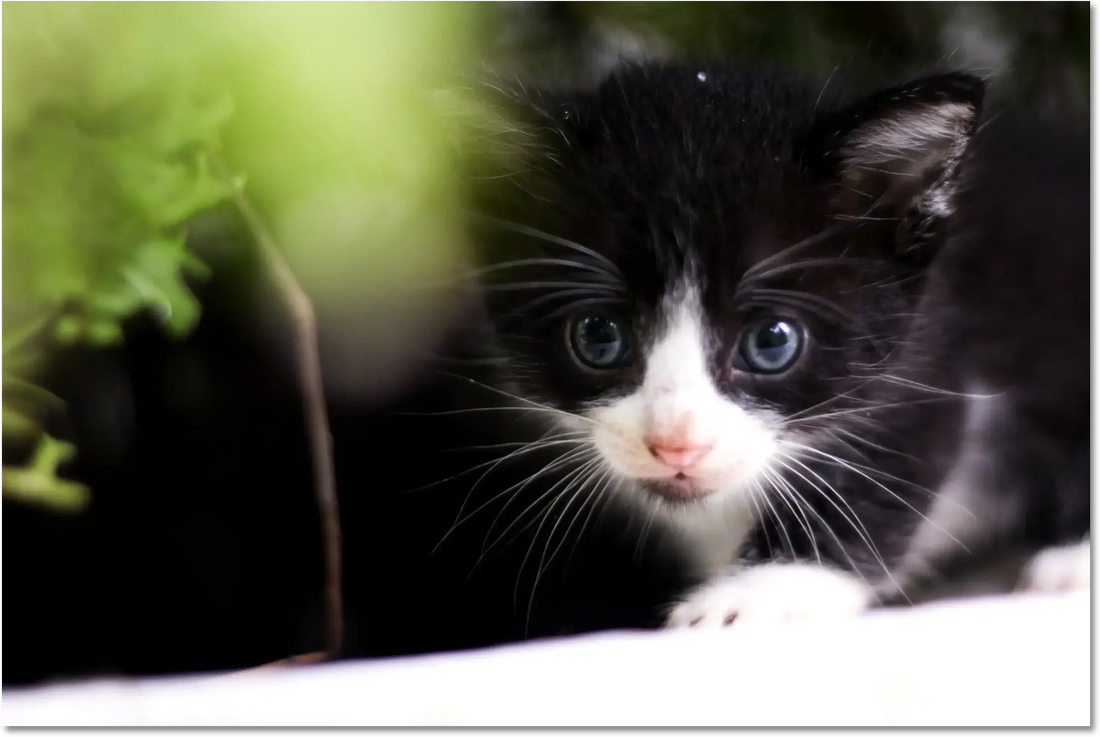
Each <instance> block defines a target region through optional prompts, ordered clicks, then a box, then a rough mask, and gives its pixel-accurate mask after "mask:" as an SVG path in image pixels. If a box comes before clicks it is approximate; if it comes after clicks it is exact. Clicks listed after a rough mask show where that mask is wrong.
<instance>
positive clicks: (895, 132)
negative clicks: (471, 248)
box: [478, 65, 1089, 623]
mask: <svg viewBox="0 0 1100 737" xmlns="http://www.w3.org/2000/svg"><path fill="white" fill-rule="evenodd" d="M826 94H827V92H826V91H825V90H821V89H820V88H819V87H811V86H807V85H806V84H804V83H802V82H799V81H797V80H794V79H791V78H789V77H787V76H785V75H783V74H780V73H776V72H773V71H770V70H759V69H751V68H744V67H739V66H736V65H726V66H711V67H691V68H688V67H683V66H641V67H627V68H625V69H623V70H621V71H619V72H617V73H616V74H614V75H613V76H612V77H611V78H610V79H609V80H608V81H606V82H605V83H604V84H602V85H601V86H600V87H599V88H598V89H596V90H594V91H590V92H583V93H578V94H576V95H571V96H561V95H559V96H556V97H555V98H553V99H550V98H548V97H539V96H535V97H533V98H531V97H528V98H527V99H526V100H525V101H524V106H523V107H524V109H526V110H527V113H526V116H527V117H526V121H525V122H527V123H528V124H529V128H528V132H527V134H526V135H527V140H526V143H527V144H530V143H531V142H532V141H534V142H537V145H535V146H530V145H528V148H530V149H532V150H533V155H532V156H530V157H529V159H528V161H527V165H526V168H524V169H523V170H522V171H510V172H507V174H508V176H506V177H504V178H502V179H500V180H495V181H496V182H497V184H496V186H495V187H493V189H492V191H491V192H489V194H488V195H487V196H486V197H485V199H483V200H481V201H480V202H479V203H478V204H479V210H480V211H481V214H482V215H488V217H486V218H483V219H481V220H479V222H480V223H481V224H482V225H484V226H485V227H484V228H482V229H480V230H479V235H480V238H481V241H482V243H483V244H485V245H486V253H487V254H489V255H488V258H489V260H490V261H491V263H492V266H491V268H490V269H489V270H487V272H486V275H485V279H484V281H485V286H486V295H487V304H488V306H489V309H490V312H491V314H492V316H493V319H494V322H495V325H496V327H497V330H498V338H499V343H500V349H501V351H502V355H503V356H504V358H505V359H506V365H507V366H510V367H511V370H510V371H509V370H508V369H506V372H507V386H508V387H509V389H508V390H509V391H510V392H513V393H516V394H518V395H519V396H521V397H522V398H523V400H522V401H524V402H527V403H530V402H537V403H538V404H539V405H542V406H549V407H550V408H552V410H553V413H554V414H553V417H552V421H551V422H550V423H549V426H553V427H556V428H557V429H558V430H559V431H565V432H572V433H575V434H574V435H573V436H571V437H572V438H574V439H575V442H576V443H577V445H578V447H585V448H589V449H593V448H594V449H595V450H596V451H598V454H599V458H600V460H601V462H600V463H599V464H597V465H596V466H595V470H597V471H600V472H602V475H603V476H606V477H607V478H609V479H611V481H609V482H608V485H609V486H611V487H614V489H615V491H616V493H618V494H619V495H620V496H621V498H622V499H624V500H628V501H629V502H630V503H633V504H634V505H636V507H637V508H639V509H642V510H650V511H651V512H652V514H654V515H655V516H656V517H658V518H659V519H661V520H662V521H663V523H664V524H665V525H667V526H668V527H669V528H670V529H672V530H674V531H676V533H677V534H678V536H679V538H680V539H681V540H682V542H683V545H684V547H685V549H686V550H688V551H689V552H690V553H691V554H692V555H693V557H694V560H695V561H696V564H697V566H698V568H699V572H701V573H702V574H703V575H704V576H707V577H711V578H715V579H716V580H717V581H718V582H717V583H716V584H713V585H711V586H709V587H704V589H702V590H701V591H700V592H698V593H697V594H696V595H695V596H693V597H690V598H689V601H688V602H687V603H686V604H684V605H683V606H681V607H679V608H678V609H677V610H676V611H675V612H674V613H673V615H672V618H671V621H672V622H673V623H698V622H710V621H715V622H717V623H724V622H727V621H732V619H733V618H735V617H736V616H739V615H744V614H746V613H753V612H760V613H763V614H784V613H812V612H818V611H820V612H826V611H828V610H829V609H830V606H831V604H830V601H833V602H834V604H833V605H832V606H834V608H835V609H836V610H838V611H850V610H853V609H856V610H858V609H860V608H862V607H864V606H866V605H868V604H870V603H872V602H874V601H876V600H888V599H891V598H901V599H905V598H907V597H909V595H910V593H912V592H915V590H916V589H917V588H919V586H920V585H921V584H922V583H923V582H924V581H925V580H926V579H929V578H930V577H932V576H934V574H935V573H936V572H937V571H938V570H939V569H940V568H941V567H942V566H943V565H945V564H947V563H950V562H951V561H952V560H957V559H959V558H960V557H962V558H968V557H975V556H978V555H979V554H981V553H983V552H987V551H1002V550H1006V549H1009V548H1012V547H1014V546H1022V547H1025V548H1032V549H1038V548H1041V547H1044V546H1048V545H1056V544H1059V543H1068V542H1075V541H1077V540H1080V539H1081V538H1082V536H1086V535H1087V533H1088V529H1089V527H1088V511H1089V488H1088V464H1089V461H1088V443H1089V426H1088V417H1089V415H1088V412H1089V410H1088V401H1087V400H1088V397H1089V377H1088V371H1089V359H1088V355H1089V354H1088V351H1089V342H1088V334H1089V317H1088V307H1089V281H1088V280H1089V276H1088V266H1089V255H1088V202H1087V196H1088V164H1087V151H1088V147H1087V141H1086V139H1084V138H1077V139H1074V138H1072V136H1071V137H1069V138H1065V137H1059V136H1062V134H1061V133H1056V134H1053V135H1052V134H1051V133H1050V132H1049V131H1046V130H1043V129H1041V128H1037V129H1032V130H1028V129H1026V128H1024V127H1021V125H1020V124H1018V123H1017V122H1016V121H1014V120H1012V119H1011V118H1004V119H1001V120H994V121H992V122H991V123H989V124H982V125H981V126H979V116H980V110H981V100H982V85H981V83H980V82H979V81H978V80H976V79H974V78H972V77H967V76H966V75H946V76H942V77H933V78H928V79H925V80H921V81H918V82H916V83H913V84H910V85H906V86H903V87H898V88H894V89H892V90H888V91H886V92H882V93H879V94H877V95H875V96H871V97H868V98H864V99H861V100H860V99H857V100H856V102H855V103H854V104H850V103H848V102H846V101H843V100H839V99H829V98H828V97H827V96H826ZM532 111H533V112H532ZM521 118H522V114H521ZM510 130H511V134H512V135H516V133H517V129H515V128H512V129H510ZM975 130H978V131H979V132H978V133H977V134H976V137H975V136H974V135H973V134H974V132H975ZM972 138H976V140H974V141H973V142H972V141H971V139H972ZM1082 154H1085V155H1084V156H1082ZM760 320H763V321H764V322H762V323H759V322H758V321H760ZM777 321H784V322H782V325H777ZM760 326H763V327H760ZM762 330H763V331H765V332H767V335H765V334H764V332H761V331H762ZM768 331H770V332H768ZM776 331H779V332H776ZM746 335H747V336H748V338H746V337H745V336H746ZM578 336H579V337H578ZM761 336H763V337H761ZM776 336H780V337H778V338H776ZM792 336H793V337H792ZM799 336H801V337H799ZM746 340H748V342H746ZM757 340H764V341H765V342H763V343H756V344H753V343H752V341H757ZM772 340H779V341H780V342H781V343H782V345H781V346H780V347H779V348H777V347H776V346H778V345H779V343H776V344H774V345H773V343H770V342H768V341H772ZM784 341H786V342H784ZM628 344H629V345H628ZM750 344H751V345H750ZM752 345H755V348H753V347H752ZM746 346H749V347H748V348H746ZM760 346H765V347H764V348H760ZM791 346H795V347H794V348H791ZM788 348H790V350H791V351H793V353H791V354H790V355H793V356H794V358H789V357H788V358H785V359H784V360H789V363H787V364H785V365H783V366H781V367H780V369H779V370H775V371H772V369H771V368H769V369H768V370H769V371H772V373H762V371H763V368H762V367H763V366H765V365H766V361H768V360H771V358H768V356H777V355H787V354H782V353H776V351H780V350H786V349H788ZM746 350H748V351H749V352H750V353H751V352H752V351H753V350H756V351H757V353H755V354H753V355H754V356H755V357H753V358H752V361H755V362H756V364H755V365H753V366H750V365H749V363H751V362H752V361H750V359H749V358H747V357H746V356H747V354H746V353H745V351H746ZM763 351H771V353H769V354H767V356H765V353H764V352H763ZM608 356H611V358H610V360H609V359H608ZM762 356H763V357H764V358H761V357H762ZM765 359H766V360H765ZM761 361H764V363H761ZM747 362H748V363H747ZM581 475H583V474H581ZM589 475H592V474H589ZM596 486H598V484H597V485H596ZM1082 549H1083V550H1084V551H1085V552H1084V555H1087V553H1088V548H1087V545H1086V546H1084V547H1083V548H1082ZM749 562H751V563H757V564H765V563H770V564H775V565H770V566H767V567H766V568H765V569H763V570H755V571H750V572H747V573H745V572H740V570H739V569H740V567H741V565H738V564H744V563H749ZM794 563H796V564H794ZM792 564H794V565H792ZM731 565H733V566H735V568H734V572H733V575H732V577H730V578H729V579H728V580H725V579H723V578H722V575H723V573H722V571H723V569H724V568H725V567H727V566H731ZM769 570H774V572H773V573H769V572H768V571H769ZM828 591H833V592H835V596H833V597H832V598H831V599H830V595H829V594H828V593H827V592H828ZM761 592H762V593H761Z"/></svg>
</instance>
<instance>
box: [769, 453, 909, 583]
mask: <svg viewBox="0 0 1100 737" xmlns="http://www.w3.org/2000/svg"><path fill="white" fill-rule="evenodd" d="M782 455H783V457H784V458H786V459H787V460H790V461H793V462H796V463H798V460H797V459H796V458H794V457H793V456H790V455H787V454H785V453H783V454H782ZM778 463H779V464H780V465H781V466H783V467H784V468H786V469H787V470H788V471H790V472H791V473H793V474H795V475H796V476H798V477H799V478H801V479H802V480H803V481H805V482H806V483H807V484H809V485H810V486H812V487H813V488H814V489H815V490H817V492H818V493H819V494H820V495H821V497H822V498H823V499H824V500H825V501H827V502H829V503H830V504H832V505H833V507H834V508H835V509H836V511H838V512H840V515H841V516H842V517H844V520H845V521H846V522H847V523H848V524H849V525H851V526H852V529H853V530H855V532H856V534H857V535H859V536H860V539H861V540H862V541H863V544H864V545H866V546H867V549H868V550H869V551H870V552H871V554H872V555H873V556H875V560H876V561H877V562H878V564H879V565H880V566H881V567H882V571H883V573H885V574H886V576H887V578H889V579H890V580H891V581H894V577H893V575H892V574H891V573H890V568H889V566H887V565H886V561H885V560H883V558H882V554H881V553H879V549H878V546H877V545H875V543H874V541H872V540H871V533H870V532H869V531H868V530H867V527H866V526H865V525H864V524H863V522H862V520H860V519H859V515H858V514H856V512H855V510H854V509H852V506H851V505H850V504H849V503H848V501H847V500H846V499H845V498H844V496H843V495H842V494H841V493H840V492H838V491H837V490H836V489H834V488H833V487H832V485H831V484H829V483H828V482H827V481H825V479H823V478H821V476H819V475H818V474H816V473H814V471H813V470H812V469H810V468H807V467H806V466H805V464H802V463H799V465H801V466H803V468H806V470H807V471H809V472H810V473H812V474H813V475H814V476H815V477H817V479H818V480H820V481H821V483H822V484H824V485H825V487H826V488H827V489H829V491H831V492H832V493H833V495H835V496H836V498H837V499H839V500H840V501H841V502H843V503H844V506H846V507H848V509H850V510H852V515H853V517H854V519H853V517H849V516H848V513H847V512H845V511H844V510H843V509H841V508H840V505H839V504H837V503H836V502H835V501H833V499H832V497H831V496H829V494H827V493H825V491H824V490H823V489H822V488H821V487H820V486H818V485H817V484H815V483H814V482H813V481H810V479H808V478H806V476H805V475H803V474H802V472H800V471H799V470H798V469H796V468H791V467H790V466H788V465H787V464H786V463H784V462H783V461H778ZM790 488H791V489H792V490H793V489H794V487H793V486H791V487H790ZM796 493H797V492H796ZM803 501H805V500H804V499H803ZM807 506H810V508H811V509H812V508H813V507H812V505H809V504H807ZM816 516H817V519H818V521H819V522H821V523H822V525H824V527H825V530H826V531H827V532H828V533H829V534H830V535H831V536H832V538H833V540H834V541H836V544H837V547H838V548H839V549H840V552H842V553H844V556H845V557H846V558H847V559H848V563H849V564H850V565H851V566H852V570H853V571H854V572H855V573H857V574H858V575H859V576H860V578H863V580H864V583H867V585H868V586H870V585H871V584H870V583H869V582H868V581H867V579H866V577H864V576H863V574H862V573H861V572H860V570H859V566H857V565H856V563H855V561H854V560H852V556H851V555H849V553H848V550H847V546H845V544H844V543H843V542H842V541H841V540H840V537H839V536H838V535H837V534H836V533H835V532H833V530H832V527H831V526H830V525H829V524H828V523H827V522H826V521H825V519H824V518H823V517H822V516H821V515H820V514H817V515H816ZM894 583H895V584H896V583H897V582H896V581H894ZM899 588H900V587H899Z"/></svg>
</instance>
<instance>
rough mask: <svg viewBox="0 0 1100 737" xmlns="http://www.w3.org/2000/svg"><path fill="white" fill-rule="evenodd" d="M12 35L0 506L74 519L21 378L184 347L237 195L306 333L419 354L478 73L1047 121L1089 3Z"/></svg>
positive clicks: (532, 13)
mask: <svg viewBox="0 0 1100 737" xmlns="http://www.w3.org/2000/svg"><path fill="white" fill-rule="evenodd" d="M3 21H4V23H3V62H4V63H3V102H4V111H3V135H4V143H3V145H4V154H5V156H4V160H3V173H4V182H3V196H4V210H3V215H4V221H5V225H6V228H5V230H4V234H3V245H4V249H3V266H4V269H3V288H4V291H3V309H4V311H3V337H4V342H3V361H4V375H3V382H4V383H3V392H4V394H3V409H4V436H5V439H7V438H11V437H16V438H22V439H30V440H31V441H34V442H37V443H38V445H37V451H36V452H35V453H34V454H33V455H32V457H31V461H30V464H29V465H27V466H26V467H20V468H8V467H5V468H4V494H5V496H7V495H9V494H13V493H14V494H18V495H20V497H21V498H27V499H35V500H39V501H46V502H50V501H52V502H55V503H57V504H59V505H60V506H61V507H62V508H68V509H71V508H77V507H79V505H80V503H81V502H82V501H83V500H86V493H85V492H86V490H82V489H80V488H78V487H76V486H75V485H73V484H70V483H69V482H66V481H64V480H63V479H61V478H59V477H58V475H57V472H58V466H59V464H61V463H63V462H64V460H66V459H67V458H69V457H71V455H72V452H73V449H72V448H70V447H68V446H66V445H65V444H63V443H60V442H59V441H55V440H54V439H52V438H49V437H47V436H44V435H42V434H41V433H42V429H41V427H40V424H39V421H38V418H39V416H40V411H41V409H42V408H43V407H45V406H48V405H50V404H56V403H57V402H58V400H57V399H56V398H53V397H51V396H50V395H49V394H47V393H45V392H43V391H42V390H41V389H39V388H37V387H36V386H35V384H34V381H35V377H36V374H37V372H38V371H39V370H40V369H41V368H42V366H43V365H44V361H48V358H49V356H50V355H51V354H52V353H53V351H54V349H55V348H56V347H57V346H58V345H59V344H64V343H77V342H81V343H90V344H93V345H104V344H111V343H116V342H118V341H120V340H122V339H123V338H124V326H125V321H126V320H127V319H128V318H129V317H131V316H133V315H134V314H135V313H137V312H139V311H151V312H152V313H153V314H155V315H158V316H159V317H160V319H161V321H162V322H163V325H164V327H165V329H166V330H167V331H168V333H169V334H171V335H175V336H184V335H186V334H187V333H188V332H189V331H190V330H192V329H193V328H194V326H195V324H196V322H197V320H198V319H199V315H200V305H199V304H198V302H197V300H196V299H195V297H194V295H193V294H192V293H191V291H190V289H189V287H188V280H189V279H195V278H202V277H203V276H206V275H208V274H207V269H206V267H205V266H204V264H203V263H202V262H201V261H200V260H199V259H198V258H197V257H196V256H195V255H194V254H192V253H191V252H190V251H189V249H188V241H187V227H188V224H189V222H190V221H191V219H192V218H193V217H194V216H196V215H198V214H201V213H203V212H205V211H207V210H209V209H210V208H212V207H214V206H216V205H218V204H219V203H223V202H226V201H230V202H232V201H233V197H231V196H238V197H239V196H240V195H241V191H242V187H244V186H245V185H244V183H245V182H247V188H246V189H245V190H244V192H245V194H246V195H247V197H248V198H249V201H250V202H251V203H252V204H253V205H254V206H255V209H256V210H258V211H259V213H260V214H261V216H262V218H263V220H264V222H265V224H266V226H267V228H268V230H269V231H270V234H271V236H272V238H273V240H274V242H275V243H277V244H278V246H279V248H280V249H281V250H282V252H283V254H284V255H285V257H286V259H287V261H288V263H289V264H290V266H291V268H292V270H293V271H294V273H295V274H296V276H297V277H298V279H299V281H300V282H301V284H302V286H303V287H304V288H305V290H306V292H307V293H308V294H310V296H311V298H312V299H313V301H314V303H315V307H316V308H317V311H318V314H319V315H320V316H321V317H322V319H335V320H339V321H342V322H341V323H340V324H343V325H346V326H351V327H349V328H348V330H349V331H350V332H349V334H351V333H352V332H354V330H353V328H355V329H359V330H360V331H364V330H365V331H367V332H368V333H370V335H371V336H372V339H374V340H377V339H378V336H379V335H384V334H387V331H389V332H390V333H393V334H401V333H403V332H404V333H407V332H408V331H410V330H415V329H425V328H424V327H423V326H424V325H425V324H427V323H426V322H425V320H426V318H425V315H430V313H431V312H432V310H433V309H435V306H434V305H432V304H430V303H426V302H425V300H424V297H423V294H422V293H417V292H416V291H415V290H409V289H408V288H407V285H408V284H409V283H410V282H412V281H416V280H422V279H424V278H425V277H431V276H433V275H439V274H443V273H446V272H449V271H453V270H454V269H455V268H457V267H458V264H459V263H460V261H461V258H462V254H463V243H462V228H461V227H460V225H459V220H458V218H459V201H460V199H461V195H462V191H461V182H460V181H459V180H458V179H457V173H456V172H455V170H454V167H453V166H452V160H451V158H450V156H449V146H450V145H451V144H452V143H453V141H454V140H455V137H456V136H457V135H458V130H459V129H458V127H457V126H456V123H458V122H459V119H460V118H462V117H463V116H461V115H440V114H439V109H438V99H437V98H436V97H434V96H433V93H434V92H435V91H437V90H440V89H444V88H451V89H452V90H457V91H458V92H459V95H461V94H464V93H465V92H466V91H467V90H466V88H467V87H468V83H463V82H458V80H459V79H460V77H461V76H462V75H466V74H469V73H471V72H476V71H477V69H478V66H477V63H476V62H478V61H482V62H485V63H488V64H490V65H491V66H492V67H493V68H494V69H496V70H497V71H498V72H500V73H501V74H503V75H507V74H511V73H522V74H524V75H526V76H530V77H531V78H532V79H534V80H535V81H540V82H546V83H556V84H569V83H571V82H575V81H578V80H583V79H586V75H589V74H591V69H592V68H593V67H594V66H599V64H600V63H604V62H600V60H601V59H603V60H605V61H606V59H608V58H611V57H614V56H616V55H617V54H618V53H620V52H622V51H626V52H628V53H630V43H635V47H645V48H647V49H656V50H657V53H658V55H662V54H672V55H678V56H685V55H686V56H696V57H712V56H719V55H738V56H750V57H757V58H767V59H773V60H777V61H782V62H784V63H787V64H790V65H793V66H795V67H798V68H801V69H804V70H807V71H812V72H815V73H818V74H821V75H828V74H830V73H831V72H832V71H833V70H834V69H836V68H837V67H844V69H845V74H846V75H848V76H849V77H857V78H858V77H865V78H868V79H871V78H876V77H881V76H884V75H895V74H905V73H908V72H909V71H911V70H913V69H916V68H919V67H921V66H928V65H936V64H940V65H943V64H945V63H951V64H955V65H960V66H969V67H971V68H980V69H983V70H985V71H989V72H1001V71H1010V72H1013V75H1012V80H1013V81H1012V83H1011V84H1010V85H1009V86H1008V88H1007V89H1008V90H1009V92H1010V94H1011V95H1014V96H1016V97H1017V98H1020V99H1023V100H1025V101H1028V102H1032V103H1034V104H1035V105H1037V106H1039V107H1041V108H1044V109H1056V110H1073V111H1078V112H1080V111H1084V112H1085V113H1087V110H1088V102H1089V98H1088V91H1087V84H1088V63H1089V58H1090V54H1089V52H1090V49H1089V33H1088V22H1089V8H1088V6H1087V4H1085V3H908V2H903V3H773V2H764V3H695V2H687V3H685V2H677V3H669V2H654V3H500V4H497V3H488V4H480V3H435V2H428V3H305V2H288V3H190V2H183V3H152V2H132V3H130V2H127V3H114V2H104V3H35V2H25V3H5V4H4V5H3ZM624 39H627V40H626V41H624ZM629 39H634V41H631V42H630V43H628V42H627V41H629ZM639 44H640V46H639ZM456 82H458V83H457V84H456ZM1002 89H1004V88H1002ZM452 101H453V100H452ZM233 245H234V246H236V245H237V244H233ZM241 247H244V246H241ZM378 315H381V317H374V316H378ZM372 320H373V322H372ZM418 321H419V322H418ZM406 342H407V341H406ZM387 345H389V344H387ZM392 345H394V346H397V345H398V343H393V344H392ZM389 354H393V355H389ZM385 356H389V358H384V357H385ZM371 360H372V361H373V363H371V364H370V369H371V370H374V371H379V372H380V371H383V368H384V367H383V365H382V364H383V363H384V360H388V361H389V362H390V364H392V366H391V367H390V370H394V369H393V366H397V367H399V366H400V363H401V355H400V352H399V351H396V350H393V351H390V350H382V351H376V352H375V353H374V354H373V357H372V359H371ZM359 376H362V367H355V370H354V371H353V372H352V377H353V379H356V377H359Z"/></svg>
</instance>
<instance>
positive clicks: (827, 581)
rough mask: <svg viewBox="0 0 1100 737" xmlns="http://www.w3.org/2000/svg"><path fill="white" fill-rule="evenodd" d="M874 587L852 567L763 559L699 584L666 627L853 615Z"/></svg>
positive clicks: (862, 607) (868, 600)
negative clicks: (754, 564)
mask: <svg viewBox="0 0 1100 737" xmlns="http://www.w3.org/2000/svg"><path fill="white" fill-rule="evenodd" d="M870 603H871V591H870V589H869V588H868V587H867V585H866V584H865V583H864V582H863V581H861V580H860V579H858V578H856V577H855V576H853V575H852V574H850V573H846V572H843V571H839V570H836V569H833V568H824V567H822V566H818V565H813V564H809V563H764V564H761V565H758V566H754V567H752V568H747V569H744V570H741V571H738V572H736V573H733V574H731V575H728V576H723V577H721V578H718V579H715V580H713V581H711V582H709V583H707V584H704V585H703V586H701V587H699V588H698V589H696V590H695V591H694V592H693V593H692V594H691V595H689V596H688V598H687V599H686V600H685V601H684V602H683V603H681V604H678V605H677V606H676V607H675V608H674V609H673V610H672V613H671V614H670V615H669V617H668V620H667V623H666V626H668V627H702V628H707V629H713V628H719V627H726V626H728V625H731V624H733V623H734V622H736V623H737V624H739V625H740V624H742V623H744V622H753V621H781V620H790V619H808V618H815V619H817V618H823V617H847V616H854V615H856V614H859V613H860V612H862V611H864V610H865V609H867V607H868V606H869V605H870Z"/></svg>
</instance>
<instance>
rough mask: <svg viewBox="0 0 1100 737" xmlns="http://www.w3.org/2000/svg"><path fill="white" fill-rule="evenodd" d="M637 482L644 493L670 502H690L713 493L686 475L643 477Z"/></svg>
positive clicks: (697, 500)
mask: <svg viewBox="0 0 1100 737" xmlns="http://www.w3.org/2000/svg"><path fill="white" fill-rule="evenodd" d="M637 483H638V485H639V486H640V487H641V488H642V490H643V491H644V492H645V493H647V494H650V495H652V496H655V497H657V498H659V499H662V500H664V501H666V502H669V503H672V504H692V503H694V502H699V501H702V500H703V499H706V498H707V497H709V496H711V495H713V494H714V490H713V489H708V488H707V487H705V486H702V485H700V484H699V482H697V481H695V480H694V479H691V478H688V477H687V476H675V477H672V478H667V479H645V480H639V481H638V482H637Z"/></svg>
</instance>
